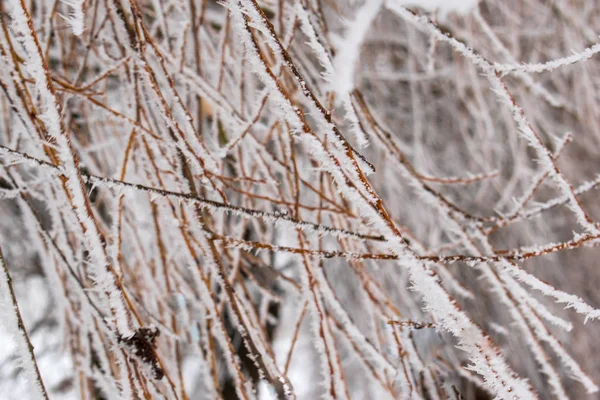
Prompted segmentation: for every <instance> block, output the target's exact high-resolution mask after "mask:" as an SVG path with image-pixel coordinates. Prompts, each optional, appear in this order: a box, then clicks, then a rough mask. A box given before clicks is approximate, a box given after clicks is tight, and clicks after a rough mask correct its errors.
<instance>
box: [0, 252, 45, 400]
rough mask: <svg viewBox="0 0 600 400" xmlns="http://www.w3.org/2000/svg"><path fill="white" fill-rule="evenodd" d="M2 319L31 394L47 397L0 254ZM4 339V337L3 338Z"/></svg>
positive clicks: (0, 317) (37, 397) (34, 396)
mask: <svg viewBox="0 0 600 400" xmlns="http://www.w3.org/2000/svg"><path fill="white" fill-rule="evenodd" d="M0 264H1V265H0V321H2V324H1V325H0V326H2V327H3V328H2V329H3V330H5V331H6V332H7V333H8V334H9V337H10V338H12V339H13V341H14V344H15V347H16V351H15V356H16V357H17V360H16V361H17V365H18V366H19V367H20V368H21V369H22V370H23V373H24V375H25V379H26V380H27V383H28V385H29V390H30V391H29V394H30V395H31V396H32V397H33V398H35V399H47V397H46V395H45V393H44V391H43V389H42V386H41V384H40V379H41V377H40V376H39V375H38V372H37V369H36V366H35V359H34V358H33V355H32V354H31V353H30V351H29V347H28V343H27V338H26V336H25V333H24V331H23V330H22V329H25V327H22V329H21V328H19V325H20V322H19V318H18V317H17V312H18V311H17V307H18V306H17V304H16V303H14V302H13V298H12V296H11V289H10V287H9V284H8V282H9V277H8V274H7V270H6V265H5V264H4V258H3V257H2V256H1V255H0ZM3 340H4V339H3Z"/></svg>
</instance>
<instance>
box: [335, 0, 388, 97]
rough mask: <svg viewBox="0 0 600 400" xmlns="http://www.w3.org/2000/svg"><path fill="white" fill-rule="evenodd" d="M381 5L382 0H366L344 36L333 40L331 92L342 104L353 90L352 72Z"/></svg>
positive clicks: (349, 23) (348, 25)
mask: <svg viewBox="0 0 600 400" xmlns="http://www.w3.org/2000/svg"><path fill="white" fill-rule="evenodd" d="M382 5H383V0H367V1H366V2H365V4H363V6H362V7H361V8H359V9H358V11H356V16H355V17H354V20H353V21H351V22H348V24H347V29H346V34H345V36H344V37H343V38H336V39H335V40H334V45H335V47H336V49H337V53H336V55H335V57H334V59H333V68H334V74H333V75H332V76H331V77H330V80H331V87H332V89H333V91H334V92H335V93H336V95H337V96H339V99H340V100H341V101H342V102H343V101H345V99H346V98H347V97H348V96H349V95H350V92H352V90H354V72H355V69H356V64H357V61H358V58H359V57H360V49H361V47H362V44H363V42H364V40H365V37H366V35H367V32H368V31H369V28H370V27H371V24H372V23H373V21H374V20H375V17H377V14H379V10H380V9H381V6H382Z"/></svg>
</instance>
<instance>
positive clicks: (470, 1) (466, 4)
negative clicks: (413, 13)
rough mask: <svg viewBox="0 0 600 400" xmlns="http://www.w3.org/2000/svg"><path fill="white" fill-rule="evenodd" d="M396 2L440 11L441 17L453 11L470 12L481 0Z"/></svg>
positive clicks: (398, 0) (413, 0) (397, 0)
mask: <svg viewBox="0 0 600 400" xmlns="http://www.w3.org/2000/svg"><path fill="white" fill-rule="evenodd" d="M396 2H397V4H398V5H401V6H405V7H421V8H424V9H427V10H431V11H438V12H439V13H440V16H441V17H444V16H446V15H447V14H449V13H451V12H456V13H462V14H464V13H468V12H469V11H471V10H472V9H473V8H474V7H477V4H479V0H396Z"/></svg>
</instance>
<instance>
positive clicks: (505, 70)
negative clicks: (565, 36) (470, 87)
mask: <svg viewBox="0 0 600 400" xmlns="http://www.w3.org/2000/svg"><path fill="white" fill-rule="evenodd" d="M597 53H600V43H596V44H594V45H593V46H590V47H588V48H587V49H585V50H583V51H582V52H579V53H574V54H572V55H570V56H567V57H563V58H557V59H555V60H550V61H547V62H545V63H538V64H520V65H519V64H517V65H515V64H499V63H495V64H494V69H495V70H496V71H498V72H499V73H501V74H502V75H506V74H512V73H519V72H528V73H531V72H537V73H540V72H545V71H554V70H555V69H558V68H560V67H563V66H567V65H571V64H575V63H578V62H581V61H586V60H589V59H590V58H592V57H593V56H594V55H596V54H597Z"/></svg>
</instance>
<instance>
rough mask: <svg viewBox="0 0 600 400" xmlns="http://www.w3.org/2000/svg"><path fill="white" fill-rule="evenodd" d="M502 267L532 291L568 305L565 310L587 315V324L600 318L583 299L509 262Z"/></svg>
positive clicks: (594, 309) (599, 311)
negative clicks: (568, 309) (570, 309)
mask: <svg viewBox="0 0 600 400" xmlns="http://www.w3.org/2000/svg"><path fill="white" fill-rule="evenodd" d="M500 267H501V268H503V269H506V271H507V272H508V273H509V274H510V275H512V276H513V277H515V278H516V279H517V280H518V281H520V282H523V283H525V284H527V285H528V286H529V287H531V288H532V289H535V290H538V291H540V292H541V293H543V294H544V295H545V296H550V297H553V298H554V299H555V300H556V302H557V303H560V304H566V307H565V308H572V309H573V310H575V311H576V312H577V313H579V314H583V315H585V321H586V322H587V321H588V320H590V319H591V320H594V319H599V318H600V310H598V309H596V308H593V307H592V306H590V305H588V304H587V303H586V302H585V301H583V299H581V298H579V297H577V296H575V295H573V294H570V293H565V292H563V291H561V290H558V289H556V288H555V287H553V286H551V285H549V284H547V283H545V282H543V281H541V280H539V279H538V278H536V277H535V276H533V275H531V274H530V273H528V272H526V271H524V270H523V269H521V268H519V267H517V266H515V265H514V264H512V263H510V262H508V261H503V262H502V264H501V266H500Z"/></svg>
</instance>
